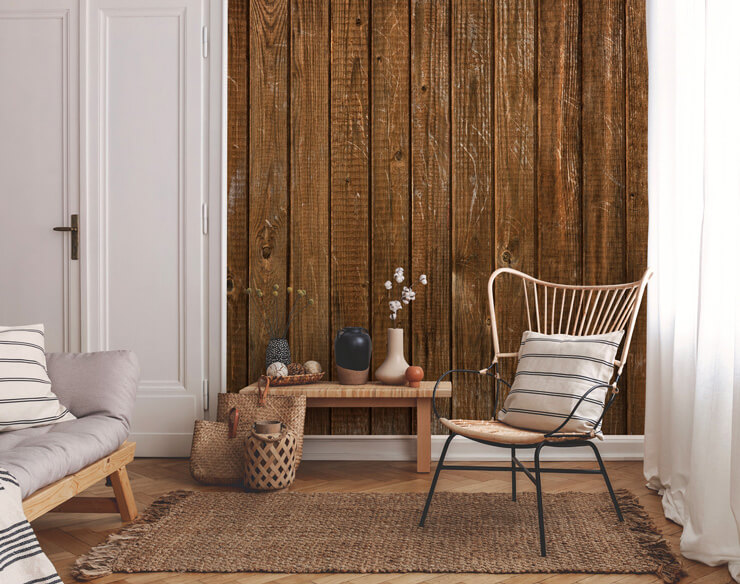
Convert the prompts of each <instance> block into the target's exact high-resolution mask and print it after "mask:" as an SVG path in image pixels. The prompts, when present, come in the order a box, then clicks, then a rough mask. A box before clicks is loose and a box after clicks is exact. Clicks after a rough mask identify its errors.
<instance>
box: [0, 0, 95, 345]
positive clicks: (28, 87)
mask: <svg viewBox="0 0 740 584" xmlns="http://www.w3.org/2000/svg"><path fill="white" fill-rule="evenodd" d="M77 5H78V3H77V1H76V0H3V2H2V3H1V4H0V325H13V324H35V323H44V325H45V326H46V348H47V350H49V351H79V350H80V346H81V340H80V269H79V265H80V262H79V261H78V260H73V259H71V252H72V249H71V244H72V236H73V235H74V236H75V237H76V236H78V235H80V233H79V232H77V233H74V234H73V233H72V232H64V231H53V230H52V229H53V228H54V227H69V226H70V224H71V216H72V215H78V214H79V172H78V169H79V132H78V127H79V114H78V112H79V98H78V86H79V81H78V63H79V57H78V52H77V47H78V25H79V12H78V9H77Z"/></svg>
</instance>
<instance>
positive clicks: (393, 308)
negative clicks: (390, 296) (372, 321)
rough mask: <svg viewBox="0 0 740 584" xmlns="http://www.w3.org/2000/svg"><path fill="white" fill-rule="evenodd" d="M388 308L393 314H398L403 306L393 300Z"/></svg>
mask: <svg viewBox="0 0 740 584" xmlns="http://www.w3.org/2000/svg"><path fill="white" fill-rule="evenodd" d="M388 307H389V308H390V309H391V312H392V313H393V314H396V312H398V311H399V310H401V309H402V308H403V305H402V304H401V303H400V302H399V301H398V300H391V301H390V302H389V303H388Z"/></svg>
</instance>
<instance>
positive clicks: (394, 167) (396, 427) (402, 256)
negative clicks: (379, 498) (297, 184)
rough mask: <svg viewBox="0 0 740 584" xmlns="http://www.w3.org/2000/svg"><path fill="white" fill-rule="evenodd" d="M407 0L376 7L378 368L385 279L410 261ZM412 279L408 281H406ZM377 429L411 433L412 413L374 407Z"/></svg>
mask: <svg viewBox="0 0 740 584" xmlns="http://www.w3.org/2000/svg"><path fill="white" fill-rule="evenodd" d="M409 1H410V0H383V1H382V2H374V3H373V6H372V26H371V30H372V39H371V40H372V47H371V51H370V56H371V61H370V62H371V83H370V85H371V99H372V104H373V110H372V112H373V113H372V122H371V127H372V133H371V135H372V139H371V145H372V153H371V157H370V160H371V164H370V168H371V174H370V181H371V187H370V191H371V193H372V199H371V205H370V218H371V229H372V253H371V254H370V257H371V274H372V277H371V284H372V287H371V289H370V303H371V307H372V313H371V314H372V329H371V335H372V337H373V363H372V366H371V372H374V371H375V369H377V368H378V367H379V366H380V364H381V363H382V362H383V360H384V359H385V355H386V348H387V344H386V343H387V329H388V328H389V327H390V326H392V324H391V320H390V318H389V315H390V310H389V309H388V298H387V295H386V293H385V289H384V288H383V283H384V282H385V281H387V280H389V279H390V278H391V276H392V275H393V270H394V269H395V268H396V267H398V266H402V267H404V268H405V269H406V270H407V277H410V276H411V274H410V273H409V272H408V266H409V257H410V250H409V236H410V229H411V216H410V204H409V185H410V183H409V171H410V137H409ZM407 283H408V282H404V284H407ZM408 313H409V309H408V307H407V306H404V308H403V309H402V310H401V311H400V312H399V313H398V314H399V321H400V322H399V327H401V328H404V329H405V330H404V351H405V355H406V357H407V358H408V356H409V346H410V343H409V335H408V326H407V323H408V322H409V314H408ZM371 419H372V433H373V434H408V433H409V432H410V431H411V412H410V411H409V410H408V409H387V410H385V409H384V410H376V411H373V412H372V416H371Z"/></svg>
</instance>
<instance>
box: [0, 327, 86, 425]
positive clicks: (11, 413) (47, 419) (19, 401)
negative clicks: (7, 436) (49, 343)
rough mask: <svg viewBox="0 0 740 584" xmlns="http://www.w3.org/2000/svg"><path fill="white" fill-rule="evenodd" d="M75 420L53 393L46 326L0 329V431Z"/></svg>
mask: <svg viewBox="0 0 740 584" xmlns="http://www.w3.org/2000/svg"><path fill="white" fill-rule="evenodd" d="M74 419H75V417H74V416H73V415H72V413H71V412H70V411H69V410H68V409H67V408H65V407H64V406H63V405H62V404H61V403H60V402H59V398H58V397H57V396H56V395H55V394H54V393H53V392H52V390H51V381H50V380H49V375H48V373H47V371H46V355H45V353H44V325H42V324H34V325H26V326H0V432H4V431H9V430H19V429H21V428H31V427H33V426H44V425H47V424H56V423H58V422H67V421H70V420H74Z"/></svg>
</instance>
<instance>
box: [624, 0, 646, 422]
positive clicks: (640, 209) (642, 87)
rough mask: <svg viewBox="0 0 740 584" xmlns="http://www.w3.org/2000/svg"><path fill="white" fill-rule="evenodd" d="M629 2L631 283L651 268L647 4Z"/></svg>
mask: <svg viewBox="0 0 740 584" xmlns="http://www.w3.org/2000/svg"><path fill="white" fill-rule="evenodd" d="M626 1H627V26H626V28H627V36H626V48H627V50H626V67H627V88H626V89H627V148H626V156H627V198H626V204H627V278H628V279H629V280H637V279H638V278H640V277H641V276H642V274H643V273H644V271H645V269H646V267H647V232H648V199H647V196H648V185H647V137H648V132H647V104H648V62H647V32H646V19H645V0H626ZM646 305H647V297H645V299H644V300H643V302H642V307H641V308H640V313H639V315H638V317H637V323H636V325H635V331H634V334H633V336H632V345H631V348H630V355H629V356H628V360H627V367H626V370H625V374H626V381H627V386H628V387H629V391H628V392H626V396H625V397H626V398H627V432H628V433H629V434H642V433H643V432H644V426H645V362H646V350H647V349H646V339H645V335H646V322H645V319H646V316H645V314H646Z"/></svg>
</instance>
